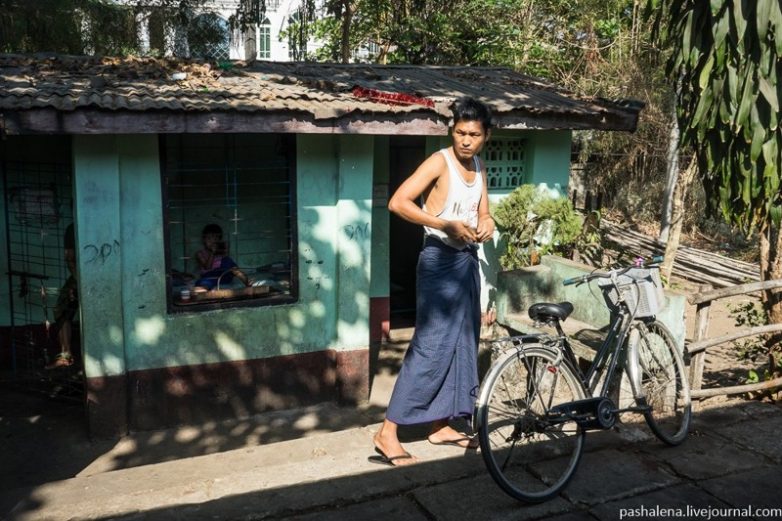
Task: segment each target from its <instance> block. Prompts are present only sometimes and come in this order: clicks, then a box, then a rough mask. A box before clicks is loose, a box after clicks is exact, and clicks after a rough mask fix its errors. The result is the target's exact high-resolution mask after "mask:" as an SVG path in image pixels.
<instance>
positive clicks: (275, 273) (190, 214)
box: [161, 134, 297, 312]
mask: <svg viewBox="0 0 782 521" xmlns="http://www.w3.org/2000/svg"><path fill="white" fill-rule="evenodd" d="M162 140H163V145H162V147H161V148H162V149H163V151H164V158H163V168H162V170H163V190H164V194H165V195H164V197H165V209H164V212H165V222H166V246H167V248H166V252H167V253H166V257H167V267H166V268H167V273H168V274H169V277H168V290H169V293H168V295H169V310H170V311H174V312H175V311H185V310H187V311H191V310H194V309H213V308H215V307H226V306H231V305H239V304H242V305H244V304H250V303H255V304H265V303H280V302H290V301H291V300H293V299H295V297H296V291H297V288H296V259H297V254H296V240H295V226H296V220H295V207H296V205H295V184H294V180H295V165H294V160H293V158H294V157H295V150H294V149H295V140H294V137H293V136H290V135H282V134H281V135H275V134H224V135H210V134H182V135H166V136H164V137H162ZM210 224H216V225H218V226H219V227H220V228H221V229H222V242H224V243H225V244H224V245H222V246H219V247H218V248H216V249H218V250H220V249H223V250H224V251H223V252H220V251H217V252H216V256H223V257H229V258H230V259H231V260H232V261H233V263H235V264H236V270H234V269H230V265H223V266H220V265H219V261H218V262H217V264H216V265H213V266H211V268H213V269H214V270H216V271H217V272H218V273H219V274H218V273H215V272H212V273H211V274H205V273H204V272H205V271H209V270H206V269H204V268H203V267H201V266H199V264H198V262H197V253H198V252H200V251H203V250H204V249H205V245H204V242H203V240H202V230H203V229H204V227H205V226H206V225H210ZM221 253H222V255H221ZM237 270H238V272H237Z"/></svg>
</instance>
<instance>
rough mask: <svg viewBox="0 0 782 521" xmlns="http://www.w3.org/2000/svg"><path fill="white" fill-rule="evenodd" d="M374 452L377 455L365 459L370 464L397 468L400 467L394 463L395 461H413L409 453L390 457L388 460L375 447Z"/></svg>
mask: <svg viewBox="0 0 782 521" xmlns="http://www.w3.org/2000/svg"><path fill="white" fill-rule="evenodd" d="M375 452H377V453H378V455H377V456H370V457H368V458H367V460H369V461H370V462H371V463H377V464H379V465H389V466H391V467H399V466H400V465H397V464H396V463H394V462H395V461H396V460H400V459H413V456H412V455H410V453H409V452H405V453H404V454H400V455H399V456H392V457H390V458H389V457H388V456H386V455H385V453H383V451H382V450H380V449H378V448H377V447H375Z"/></svg>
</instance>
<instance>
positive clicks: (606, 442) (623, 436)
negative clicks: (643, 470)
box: [584, 422, 656, 452]
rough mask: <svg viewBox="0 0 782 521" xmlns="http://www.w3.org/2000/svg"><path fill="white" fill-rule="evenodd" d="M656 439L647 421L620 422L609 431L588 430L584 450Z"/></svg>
mask: <svg viewBox="0 0 782 521" xmlns="http://www.w3.org/2000/svg"><path fill="white" fill-rule="evenodd" d="M655 439H656V438H655V437H654V435H653V434H652V433H651V431H650V430H649V428H648V427H647V425H646V423H645V422H644V423H638V422H634V423H618V424H616V425H615V426H614V427H613V428H612V429H609V430H607V431H589V432H587V435H586V443H584V450H585V451H588V452H594V451H599V450H606V449H615V448H618V447H622V446H624V445H627V444H628V443H647V442H652V441H654V440H655Z"/></svg>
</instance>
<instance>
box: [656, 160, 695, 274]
mask: <svg viewBox="0 0 782 521" xmlns="http://www.w3.org/2000/svg"><path fill="white" fill-rule="evenodd" d="M697 171H698V164H697V162H696V160H695V156H694V155H693V156H692V158H691V159H690V164H689V165H687V170H685V171H684V172H682V174H681V175H677V176H676V177H677V178H678V180H677V182H676V186H675V187H674V190H673V194H672V197H671V223H670V233H669V236H668V240H667V242H666V243H665V257H664V259H663V264H662V266H661V267H660V272H661V274H662V275H663V277H665V278H666V280H670V279H671V273H672V272H673V260H674V259H675V258H676V251H677V250H678V249H679V242H680V240H681V233H682V222H683V221H684V201H685V199H687V192H689V191H690V187H691V186H692V182H693V180H694V179H695V174H696V173H697Z"/></svg>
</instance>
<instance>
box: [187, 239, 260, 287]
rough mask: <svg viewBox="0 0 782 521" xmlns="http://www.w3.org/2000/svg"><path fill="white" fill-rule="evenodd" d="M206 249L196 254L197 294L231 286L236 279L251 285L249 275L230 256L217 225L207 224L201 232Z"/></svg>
mask: <svg viewBox="0 0 782 521" xmlns="http://www.w3.org/2000/svg"><path fill="white" fill-rule="evenodd" d="M201 241H202V242H203V244H204V248H203V249H201V250H199V251H197V252H196V254H195V259H196V263H197V264H198V270H199V278H198V280H196V282H195V290H194V291H196V292H204V291H209V290H211V289H215V288H216V287H218V285H219V286H223V285H229V284H230V283H231V281H232V280H233V278H234V277H236V278H237V279H239V280H241V281H242V282H243V283H244V285H245V286H248V285H249V280H248V279H247V275H245V274H244V273H243V272H242V270H240V269H239V268H238V267H237V265H236V262H234V260H233V259H232V258H231V257H229V256H228V245H227V244H226V243H225V241H223V229H222V228H220V226H219V225H217V224H207V225H206V226H204V229H203V230H202V231H201Z"/></svg>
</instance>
